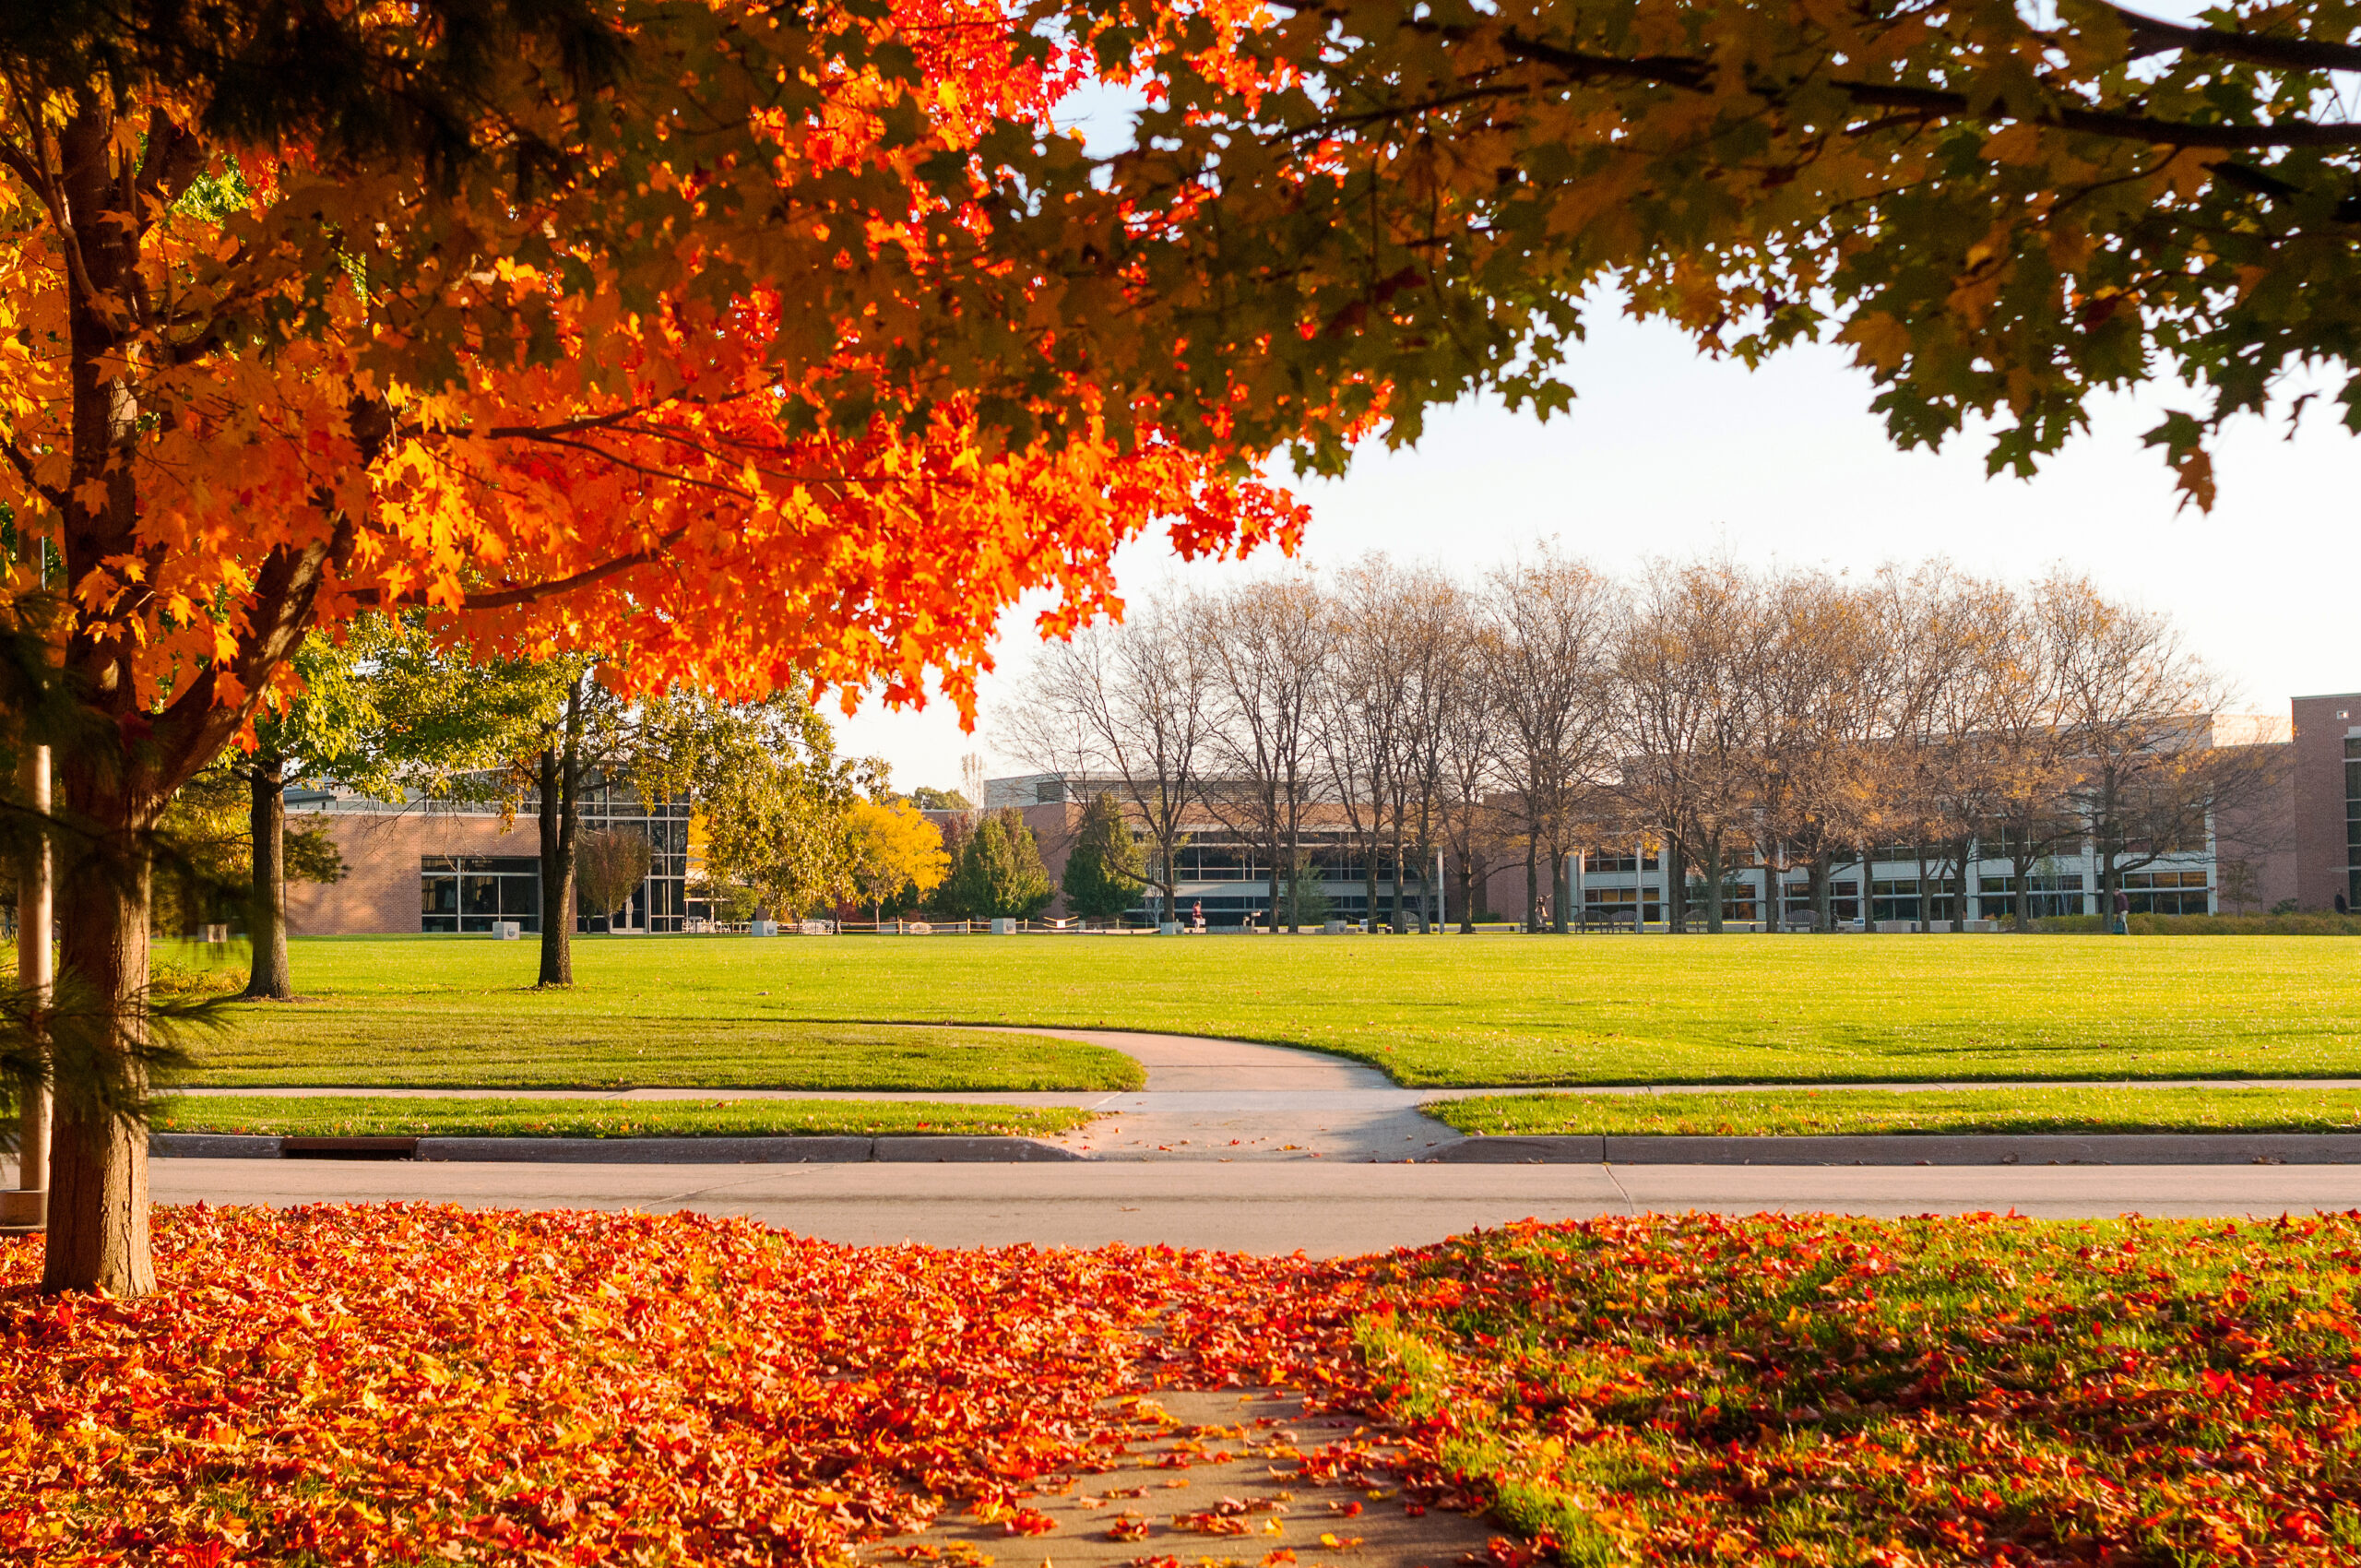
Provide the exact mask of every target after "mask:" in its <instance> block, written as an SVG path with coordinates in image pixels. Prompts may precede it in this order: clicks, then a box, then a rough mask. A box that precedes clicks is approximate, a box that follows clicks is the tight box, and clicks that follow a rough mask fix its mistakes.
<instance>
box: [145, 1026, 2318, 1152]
mask: <svg viewBox="0 0 2361 1568" xmlns="http://www.w3.org/2000/svg"><path fill="white" fill-rule="evenodd" d="M969 1027H971V1028H978V1029H979V1030H983V1031H984V1032H991V1033H1022V1034H1033V1035H1052V1036H1055V1037H1057V1038H1059V1039H1074V1040H1081V1041H1084V1042H1086V1043H1087V1044H1091V1045H1098V1046H1104V1047H1106V1048H1108V1049H1109V1050H1112V1051H1121V1052H1122V1053H1123V1054H1124V1055H1126V1056H1129V1057H1131V1058H1133V1060H1134V1061H1136V1062H1138V1063H1140V1065H1141V1066H1142V1067H1144V1068H1145V1069H1146V1074H1147V1085H1146V1087H1145V1088H1143V1089H1138V1090H1131V1091H1116V1092H1107V1091H1101V1090H1078V1091H1017V1090H972V1091H969V1090H958V1089H926V1090H908V1089H899V1090H896V1089H788V1088H742V1087H724V1088H695V1087H689V1088H635V1089H596V1088H587V1089H586V1088H426V1087H395V1088H345V1087H334V1086H325V1085H324V1086H319V1087H301V1088H191V1089H186V1090H184V1091H182V1092H184V1093H186V1094H191V1095H218V1094H235V1095H291V1096H293V1095H303V1096H310V1095H327V1094H333V1095H367V1096H414V1095H438V1096H446V1097H451V1098H493V1097H497V1098H502V1099H625V1100H631V1099H639V1100H652V1099H885V1100H956V1101H960V1102H963V1103H967V1104H976V1105H1073V1106H1080V1107H1082V1108H1084V1109H1086V1110H1090V1111H1099V1112H1101V1113H1102V1114H1101V1116H1100V1119H1099V1120H1098V1121H1097V1122H1096V1123H1093V1124H1092V1125H1090V1126H1088V1127H1086V1128H1084V1129H1082V1130H1080V1131H1078V1132H1075V1133H1071V1134H1067V1135H1066V1136H1065V1137H1064V1138H1062V1139H1061V1140H1059V1141H1060V1142H1061V1143H1062V1144H1063V1145H1064V1146H1067V1147H1069V1148H1073V1149H1075V1150H1077V1151H1081V1152H1084V1153H1087V1154H1089V1155H1091V1156H1093V1157H1094V1158H1100V1159H1145V1160H1168V1159H1182V1160H1213V1161H1217V1162H1218V1161H1232V1160H1242V1159H1245V1160H1251V1159H1331V1160H1350V1161H1354V1162H1357V1163H1358V1162H1366V1161H1369V1160H1379V1161H1394V1160H1403V1159H1426V1158H1432V1154H1431V1153H1430V1151H1433V1150H1437V1149H1440V1148H1442V1147H1443V1146H1447V1145H1452V1144H1457V1143H1463V1142H1465V1141H1466V1140H1465V1137H1464V1136H1463V1134H1459V1133H1456V1132H1454V1131H1453V1130H1452V1129H1451V1128H1449V1127H1446V1126H1444V1125H1443V1124H1442V1123H1440V1122H1437V1121H1435V1120H1433V1119H1432V1118H1430V1117H1428V1116H1425V1115H1422V1114H1421V1113H1420V1112H1419V1110H1418V1108H1419V1107H1420V1106H1421V1105H1423V1104H1426V1103H1428V1102H1430V1101H1433V1100H1439V1099H1465V1098H1467V1097H1469V1096H1472V1095H1487V1094H1515V1093H1537V1094H1609V1095H1631V1094H1714V1093H1727V1092H1733V1091H1744V1090H1749V1089H1758V1090H1768V1089H1802V1088H1811V1087H1822V1088H1858V1089H1892V1090H1899V1091H1905V1092H1907V1091H1918V1090H1939V1089H1964V1088H1985V1089H1990V1088H2016V1087H2024V1088H2036V1087H2047V1088H2073V1087H2112V1086H2113V1085H2115V1084H2118V1083H2125V1084H2129V1083H2130V1082H2133V1080H2118V1079H2109V1080H2106V1081H2105V1082H2104V1084H2074V1083H2065V1084H2060V1083H2042V1082H2039V1081H2035V1080H2026V1081H2023V1082H2016V1081H2011V1082H1976V1081H1960V1082H1934V1083H1927V1082H1920V1083H1860V1084H1821V1085H1811V1084H1796V1083H1786V1084H1780V1083H1756V1084H1664V1085H1655V1084H1641V1085H1606V1086H1583V1087H1514V1086H1508V1087H1477V1088H1423V1089H1413V1088H1404V1087H1401V1086H1400V1085H1398V1084H1396V1083H1394V1081H1393V1080H1392V1079H1390V1078H1388V1077H1387V1076H1386V1075H1384V1074H1383V1073H1381V1072H1379V1071H1378V1070H1377V1069H1376V1068H1374V1067H1370V1066H1365V1065H1363V1064H1362V1063H1358V1062H1353V1061H1350V1060H1347V1058H1345V1057H1341V1056H1332V1055H1329V1054H1327V1053H1326V1052H1323V1051H1308V1050H1303V1049H1299V1048H1298V1047H1294V1046H1285V1045H1264V1044H1258V1043H1255V1042H1253V1041H1250V1040H1238V1039H1216V1038H1213V1037H1209V1036H1203V1035H1167V1034H1148V1033H1142V1032H1138V1031H1133V1030H1128V1029H1061V1028H1036V1027H1026V1028H1013V1027H1012V1028H998V1027H991V1026H980V1025H979V1026H969ZM2138 1082H2139V1083H2140V1084H2141V1085H2142V1087H2156V1088H2171V1087H2198V1086H2201V1085H2202V1086H2213V1087H2249V1088H2259V1087H2271V1086H2272V1085H2274V1084H2277V1085H2281V1086H2284V1087H2309V1088H2348V1087H2361V1080H2355V1079H2345V1078H2339V1079H2284V1080H2283V1079H2174V1080H2169V1081H2165V1080H2158V1081H2156V1082H2153V1083H2149V1082H2147V1081H2146V1080H2138Z"/></svg>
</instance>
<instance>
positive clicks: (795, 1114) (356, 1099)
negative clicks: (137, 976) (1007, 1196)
mask: <svg viewBox="0 0 2361 1568" xmlns="http://www.w3.org/2000/svg"><path fill="white" fill-rule="evenodd" d="M1091 1119H1092V1113H1091V1112H1090V1111H1078V1110H1075V1109H1074V1108H1073V1107H1071V1106H1062V1105H1048V1106H1041V1105H961V1104H957V1103H955V1102H946V1101H943V1100H933V1099H716V1100H694V1099H629V1100H618V1099H500V1098H492V1097H487V1096H469V1097H464V1098H460V1097H451V1096H440V1097H438V1096H433V1095H233V1094H222V1095H212V1094H208V1095H184V1096H179V1097H176V1098H173V1099H166V1100H163V1101H161V1102H160V1103H159V1105H158V1106H157V1108H156V1113H155V1116H154V1118H153V1120H152V1123H151V1124H152V1125H153V1126H154V1128H155V1129H156V1131H158V1132H160V1133H262V1134H270V1133H281V1134H297V1135H299V1136H303V1137H383V1136H392V1137H438V1138H648V1137H725V1136H726V1137H763V1136H778V1137H800V1136H814V1135H826V1134H836V1135H840V1136H850V1137H876V1136H886V1135H901V1134H919V1135H922V1136H931V1135H934V1134H952V1133H957V1134H969V1135H986V1134H1010V1135H1014V1136H1020V1137H1029V1138H1053V1137H1056V1136H1057V1135H1058V1134H1061V1133H1068V1132H1072V1131H1073V1130H1074V1129H1075V1128H1077V1127H1083V1126H1087V1125H1088V1124H1089V1123H1090V1122H1091Z"/></svg>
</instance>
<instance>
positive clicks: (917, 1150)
mask: <svg viewBox="0 0 2361 1568" xmlns="http://www.w3.org/2000/svg"><path fill="white" fill-rule="evenodd" d="M874 1141H875V1144H876V1152H875V1153H873V1154H872V1155H871V1156H870V1158H872V1159H883V1160H899V1161H904V1162H908V1161H912V1160H919V1161H932V1162H937V1163H939V1162H942V1161H944V1160H977V1161H990V1162H991V1163H994V1164H1032V1163H1034V1162H1036V1161H1039V1160H1068V1159H1087V1158H1090V1157H1089V1156H1088V1155H1086V1154H1076V1153H1075V1152H1074V1150H1072V1149H1070V1148H1061V1147H1059V1146H1057V1145H1056V1144H1045V1143H1043V1142H1041V1141H1040V1140H1039V1139H1038V1138H989V1137H985V1138H979V1137H966V1136H955V1135H951V1134H945V1135H944V1136H943V1137H939V1138H925V1137H891V1138H878V1139H876V1140H874Z"/></svg>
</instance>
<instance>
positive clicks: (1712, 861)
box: [1705, 828, 1722, 936]
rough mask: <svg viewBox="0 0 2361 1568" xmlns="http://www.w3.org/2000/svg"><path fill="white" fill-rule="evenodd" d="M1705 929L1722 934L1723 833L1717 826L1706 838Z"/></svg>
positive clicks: (1713, 933) (1717, 934)
mask: <svg viewBox="0 0 2361 1568" xmlns="http://www.w3.org/2000/svg"><path fill="white" fill-rule="evenodd" d="M1705 930H1706V931H1707V932H1708V933H1710V934H1712V935H1714V936H1719V935H1721V934H1722V833H1721V829H1719V828H1715V829H1714V835H1713V837H1710V838H1708V839H1706V840H1705Z"/></svg>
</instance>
